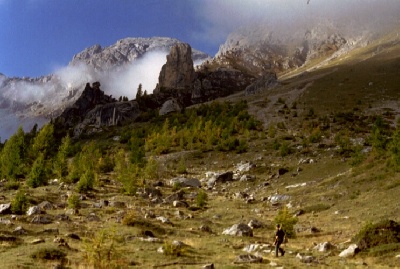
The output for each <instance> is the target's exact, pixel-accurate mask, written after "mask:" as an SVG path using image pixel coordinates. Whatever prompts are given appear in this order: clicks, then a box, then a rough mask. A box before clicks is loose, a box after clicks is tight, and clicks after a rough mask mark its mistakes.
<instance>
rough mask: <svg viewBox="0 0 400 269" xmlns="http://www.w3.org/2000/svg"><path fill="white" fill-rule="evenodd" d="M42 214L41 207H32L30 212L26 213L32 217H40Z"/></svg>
mask: <svg viewBox="0 0 400 269" xmlns="http://www.w3.org/2000/svg"><path fill="white" fill-rule="evenodd" d="M41 213H42V210H40V207H38V206H31V207H30V208H29V209H28V211H26V215H28V216H32V215H39V214H41Z"/></svg>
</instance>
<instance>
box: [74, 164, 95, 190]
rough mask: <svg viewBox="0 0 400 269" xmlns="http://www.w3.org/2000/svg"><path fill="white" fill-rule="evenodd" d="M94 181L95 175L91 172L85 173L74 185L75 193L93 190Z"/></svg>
mask: <svg viewBox="0 0 400 269" xmlns="http://www.w3.org/2000/svg"><path fill="white" fill-rule="evenodd" d="M94 181H95V174H94V172H93V171H90V170H88V171H86V172H85V173H84V174H83V175H82V176H81V178H80V179H79V181H78V183H77V185H76V190H77V192H80V193H82V192H87V191H89V190H92V189H93V186H94Z"/></svg>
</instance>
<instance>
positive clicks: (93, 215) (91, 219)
mask: <svg viewBox="0 0 400 269" xmlns="http://www.w3.org/2000/svg"><path fill="white" fill-rule="evenodd" d="M86 219H87V220H88V221H101V219H100V218H99V217H98V216H97V215H96V214H95V213H90V214H89V215H88V216H87V218H86Z"/></svg>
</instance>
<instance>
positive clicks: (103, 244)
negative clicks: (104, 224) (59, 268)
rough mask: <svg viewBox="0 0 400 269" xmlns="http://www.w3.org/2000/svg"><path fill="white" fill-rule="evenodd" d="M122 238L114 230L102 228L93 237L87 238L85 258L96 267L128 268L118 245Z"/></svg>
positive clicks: (101, 268)
mask: <svg viewBox="0 0 400 269" xmlns="http://www.w3.org/2000/svg"><path fill="white" fill-rule="evenodd" d="M119 241H120V239H119V238H118V237H117V236H116V233H115V231H114V230H106V229H104V230H100V231H99V232H97V233H96V234H95V235H94V236H93V237H91V238H85V240H84V244H83V248H84V252H83V258H84V259H85V260H86V262H87V263H88V264H89V265H92V266H93V267H94V268H99V269H108V268H126V266H127V262H125V261H124V260H123V259H122V257H121V253H122V252H121V250H120V249H119V247H118V243H119Z"/></svg>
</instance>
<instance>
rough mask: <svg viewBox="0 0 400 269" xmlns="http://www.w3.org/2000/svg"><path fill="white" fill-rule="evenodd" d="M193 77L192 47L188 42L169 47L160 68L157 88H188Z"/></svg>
mask: <svg viewBox="0 0 400 269" xmlns="http://www.w3.org/2000/svg"><path fill="white" fill-rule="evenodd" d="M194 79H195V72H194V67H193V60H192V48H191V47H190V45H189V44H186V43H178V44H176V45H175V46H173V47H172V48H171V51H170V53H169V54H168V56H167V62H166V64H165V65H163V67H162V69H161V72H160V76H159V79H158V86H157V90H162V89H164V88H166V89H186V88H190V87H191V86H192V84H193V80H194Z"/></svg>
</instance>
